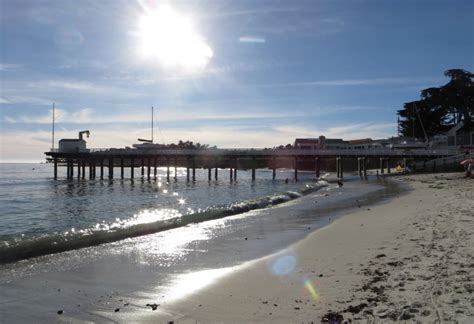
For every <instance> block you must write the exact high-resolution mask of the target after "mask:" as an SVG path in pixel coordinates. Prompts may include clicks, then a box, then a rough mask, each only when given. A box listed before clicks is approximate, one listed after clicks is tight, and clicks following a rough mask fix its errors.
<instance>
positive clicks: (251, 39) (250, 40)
mask: <svg viewBox="0 0 474 324" xmlns="http://www.w3.org/2000/svg"><path fill="white" fill-rule="evenodd" d="M239 42H241V43H257V44H258V43H260V44H261V43H265V38H262V37H255V36H241V37H239Z"/></svg>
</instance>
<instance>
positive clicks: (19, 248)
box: [0, 180, 328, 264]
mask: <svg viewBox="0 0 474 324" xmlns="http://www.w3.org/2000/svg"><path fill="white" fill-rule="evenodd" d="M327 185H328V183H327V182H326V181H324V180H322V181H318V182H316V183H314V184H311V185H306V187H305V188H303V189H302V190H301V191H299V192H297V191H287V192H284V193H278V194H273V195H270V196H266V197H261V198H257V199H251V200H246V201H242V202H237V203H232V204H230V205H228V206H220V207H219V206H218V207H210V208H208V209H206V210H203V211H199V212H195V213H190V214H185V215H179V216H177V217H174V218H169V219H165V220H159V221H154V222H148V223H139V224H136V223H135V224H132V225H129V226H126V227H114V228H112V229H109V230H107V231H104V230H98V231H79V232H72V233H71V232H69V233H67V235H66V234H53V235H46V236H42V237H39V238H29V239H21V240H17V241H14V242H5V244H4V245H3V246H0V264H5V263H12V262H16V261H19V260H24V259H29V258H33V257H39V256H43V255H47V254H53V253H60V252H65V251H70V250H76V249H80V248H85V247H90V246H95V245H100V244H104V243H111V242H115V241H119V240H123V239H127V238H132V237H137V236H143V235H148V234H153V233H157V232H161V231H166V230H170V229H173V228H178V227H181V226H186V225H188V224H191V223H200V222H204V221H208V220H213V219H218V218H223V217H227V216H232V215H237V214H242V213H245V212H248V211H251V210H256V209H262V208H267V207H271V206H274V205H277V204H281V203H284V202H287V201H290V200H293V199H297V198H299V197H301V196H304V195H307V194H310V193H312V192H315V191H317V190H319V189H321V188H322V187H325V186H327Z"/></svg>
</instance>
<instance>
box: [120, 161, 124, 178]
mask: <svg viewBox="0 0 474 324" xmlns="http://www.w3.org/2000/svg"><path fill="white" fill-rule="evenodd" d="M120 179H123V158H120Z"/></svg>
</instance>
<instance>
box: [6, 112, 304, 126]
mask: <svg viewBox="0 0 474 324" xmlns="http://www.w3.org/2000/svg"><path fill="white" fill-rule="evenodd" d="M303 116H305V115H304V114H303V113H297V112H289V113H288V112H286V113H285V112H268V111H267V112H265V111H260V112H259V111H255V112H247V113H244V114H243V113H239V112H227V113H225V112H217V111H198V112H195V111H192V110H189V109H183V108H177V109H176V108H175V109H167V110H165V111H160V113H159V115H158V119H159V121H160V122H174V121H197V120H252V119H267V120H268V119H285V118H296V117H303ZM155 117H156V116H155ZM4 120H5V122H7V123H10V124H18V123H25V124H50V123H51V120H52V110H49V111H48V113H47V114H43V115H35V116H28V115H20V116H11V115H9V116H4ZM55 120H56V122H57V123H63V124H90V125H96V124H110V125H114V124H119V123H120V124H124V123H125V124H136V123H148V122H149V121H150V115H149V114H148V113H138V114H137V113H133V114H115V115H112V116H110V115H103V113H101V112H100V111H95V110H93V109H91V108H84V109H81V110H78V111H75V112H68V111H66V110H64V109H60V108H56V111H55Z"/></svg>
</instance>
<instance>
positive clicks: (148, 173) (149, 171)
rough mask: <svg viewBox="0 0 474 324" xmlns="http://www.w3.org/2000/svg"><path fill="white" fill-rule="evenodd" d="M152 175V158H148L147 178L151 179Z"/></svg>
mask: <svg viewBox="0 0 474 324" xmlns="http://www.w3.org/2000/svg"><path fill="white" fill-rule="evenodd" d="M150 177H151V160H150V158H148V159H146V178H147V179H148V181H150Z"/></svg>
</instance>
